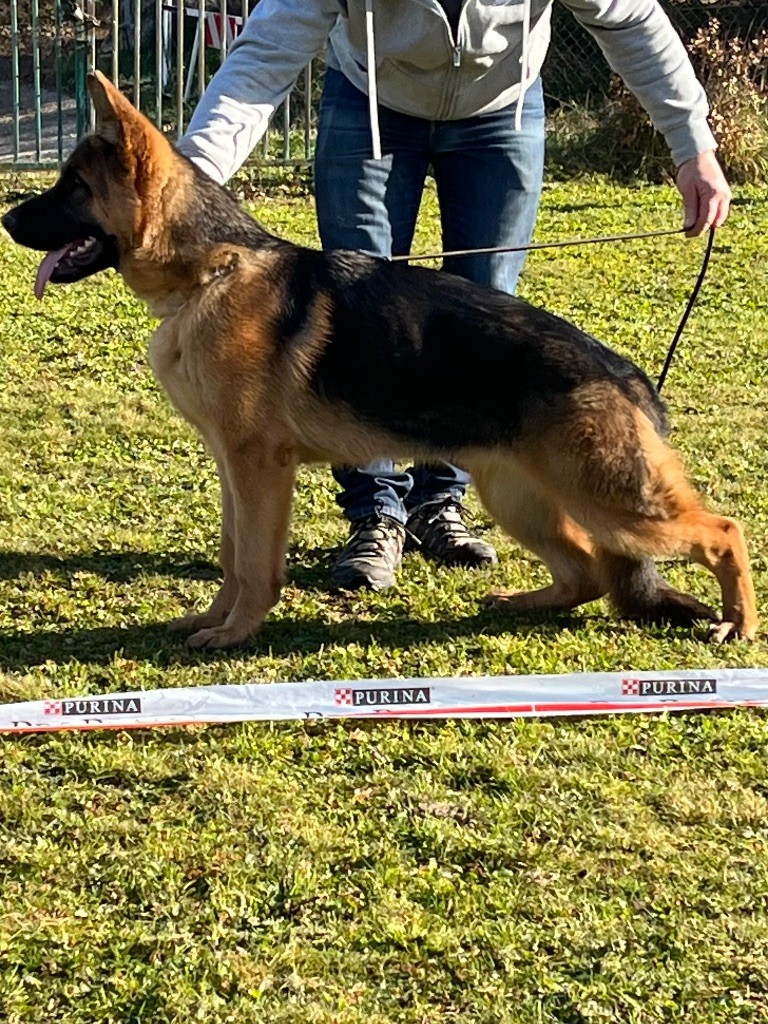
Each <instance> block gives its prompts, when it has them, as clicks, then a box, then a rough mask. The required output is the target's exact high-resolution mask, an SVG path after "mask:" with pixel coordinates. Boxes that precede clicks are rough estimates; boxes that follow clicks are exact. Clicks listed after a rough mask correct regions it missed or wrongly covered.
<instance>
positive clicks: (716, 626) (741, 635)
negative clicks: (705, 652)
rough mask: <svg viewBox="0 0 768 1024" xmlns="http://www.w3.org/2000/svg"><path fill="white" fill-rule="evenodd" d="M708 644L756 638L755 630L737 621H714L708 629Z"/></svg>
mask: <svg viewBox="0 0 768 1024" xmlns="http://www.w3.org/2000/svg"><path fill="white" fill-rule="evenodd" d="M706 639H707V643H708V644H727V643H730V641H731V640H754V639H755V630H754V629H750V628H744V626H741V625H737V623H735V622H713V623H712V625H711V626H710V627H709V629H708V630H707V638H706Z"/></svg>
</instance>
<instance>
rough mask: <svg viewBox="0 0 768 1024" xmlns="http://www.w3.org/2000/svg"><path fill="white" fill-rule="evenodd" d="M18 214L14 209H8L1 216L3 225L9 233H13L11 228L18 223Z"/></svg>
mask: <svg viewBox="0 0 768 1024" xmlns="http://www.w3.org/2000/svg"><path fill="white" fill-rule="evenodd" d="M18 220H19V215H18V213H17V212H16V210H9V211H8V213H6V215H5V216H4V217H3V227H4V228H5V230H6V231H7V232H8V234H9V235H12V234H13V229H14V228H15V227H16V224H17V223H18Z"/></svg>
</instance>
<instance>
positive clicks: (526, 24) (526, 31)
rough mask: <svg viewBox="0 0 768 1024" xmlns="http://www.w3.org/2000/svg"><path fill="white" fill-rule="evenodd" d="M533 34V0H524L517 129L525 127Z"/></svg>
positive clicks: (516, 115)
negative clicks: (525, 103)
mask: <svg viewBox="0 0 768 1024" xmlns="http://www.w3.org/2000/svg"><path fill="white" fill-rule="evenodd" d="M530 34H531V0H523V45H522V50H521V53H520V95H519V96H518V97H517V107H516V109H515V131H516V132H519V131H520V130H521V129H522V127H523V103H524V101H525V94H526V92H527V91H528V86H529V84H530V83H529V82H528V56H529V54H528V48H529V44H528V37H529V36H530Z"/></svg>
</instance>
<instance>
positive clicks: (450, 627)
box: [0, 549, 668, 672]
mask: <svg viewBox="0 0 768 1024" xmlns="http://www.w3.org/2000/svg"><path fill="white" fill-rule="evenodd" d="M303 554H306V552H304V553H303ZM312 554H313V555H314V556H315V557H316V558H317V562H316V563H315V564H314V565H313V566H307V565H305V564H301V563H296V562H294V563H293V564H292V565H291V567H290V570H289V582H290V583H291V584H292V585H293V586H298V587H300V588H301V589H302V590H307V591H309V590H313V589H315V590H324V589H325V585H326V582H327V564H326V563H328V562H329V561H330V554H329V552H327V551H320V550H319V549H318V550H316V551H313V553H312ZM44 572H52V573H55V574H61V575H63V576H70V575H73V574H75V573H78V572H88V573H93V574H96V575H99V576H101V577H102V578H103V579H105V580H110V581H117V582H130V581H132V580H136V579H140V578H141V577H143V576H152V575H158V576H170V577H174V578H188V579H205V580H213V579H215V578H217V577H218V575H219V572H218V568H217V567H216V566H215V565H213V564H212V563H210V562H209V561H207V560H205V559H203V558H200V559H194V558H193V559H190V558H189V557H188V556H182V555H169V554H163V555H155V554H151V553H146V552H122V553H109V554H98V553H97V554H88V555H74V556H69V557H62V558H59V557H56V556H53V555H46V554H40V555H38V554H28V553H20V552H13V551H2V552H0V579H14V578H17V577H18V576H20V575H22V574H24V573H32V574H35V575H39V574H41V573H44ZM350 601H351V602H354V598H353V597H351V596H350V595H339V596H338V606H339V609H341V610H344V609H345V608H348V609H349V619H348V620H347V621H342V622H333V623H329V622H327V621H324V620H323V619H321V618H308V617H306V616H301V617H289V616H283V617H282V618H275V619H267V622H266V623H265V624H264V627H263V628H262V630H261V632H260V633H259V634H258V635H257V636H256V637H255V638H254V640H253V641H252V642H251V643H250V645H249V646H247V647H245V648H243V649H242V650H236V651H213V652H193V651H189V650H187V649H186V647H185V646H184V640H185V639H186V637H185V635H184V634H183V633H177V632H171V631H170V630H168V628H167V625H166V623H165V622H149V623H144V624H142V625H136V626H128V627H123V628H121V627H118V626H92V627H91V626H89V627H82V628H78V627H77V626H64V627H60V628H53V629H52V628H41V629H38V630H35V631H34V632H21V631H19V632H15V633H14V632H8V633H5V634H4V635H2V636H0V668H2V669H5V670H7V671H15V672H24V671H28V670H30V669H32V668H34V667H35V666H38V665H41V664H44V663H49V664H50V663H53V664H59V665H63V664H67V663H69V662H78V663H81V664H92V665H107V664H109V663H110V662H111V661H112V660H113V659H114V657H115V655H116V654H119V655H120V656H122V657H124V658H128V659H131V660H133V661H140V662H144V663H147V664H151V665H154V666H155V667H157V668H167V667H170V666H175V665H194V664H197V663H199V662H201V661H203V662H211V661H217V660H222V661H227V662H230V663H233V662H238V661H247V660H250V659H252V658H256V657H262V656H265V655H268V656H269V657H273V658H274V657H286V656H295V655H301V656H306V655H311V654H316V653H317V652H318V651H320V650H323V649H328V648H330V647H347V646H349V645H351V644H358V645H360V646H362V647H365V646H366V645H368V644H370V643H376V644H379V645H380V646H383V647H387V646H397V647H398V648H400V649H403V648H410V647H416V646H419V645H421V644H425V643H446V642H449V641H452V640H457V639H462V638H466V637H473V636H477V635H479V634H480V635H484V636H502V635H504V634H508V633H515V634H517V635H519V636H526V635H533V636H536V637H538V638H540V639H541V638H546V637H547V636H549V637H552V639H553V640H554V639H556V637H557V636H558V634H560V633H561V632H562V631H563V630H565V629H570V630H574V631H576V630H582V629H584V627H585V625H587V624H588V627H589V630H590V633H591V634H593V635H594V634H606V635H607V634H609V633H610V634H611V635H615V632H616V630H617V629H621V628H622V627H621V624H620V623H619V622H617V621H616V620H615V619H613V618H612V617H610V616H606V617H605V619H604V620H601V619H596V618H593V617H590V618H588V619H587V618H585V617H584V616H583V615H580V614H567V613H562V614H556V613H553V612H526V613H521V614H519V615H517V616H512V615H509V614H504V613H502V612H499V611H496V610H493V609H491V608H483V609H481V610H480V611H478V612H477V613H476V614H474V615H467V616H462V617H452V618H446V619H442V620H440V621H426V622H425V621H419V620H418V619H413V618H409V617H408V616H407V613H404V614H403V615H402V616H400V617H397V618H393V617H392V610H390V609H387V610H382V611H381V617H380V618H378V619H370V618H368V617H366V619H365V620H360V619H359V618H357V617H356V609H355V607H354V604H351V605H350V603H349V602H350ZM371 614H375V613H373V612H371ZM629 628H633V627H629ZM654 632H655V631H654ZM667 635H668V634H667Z"/></svg>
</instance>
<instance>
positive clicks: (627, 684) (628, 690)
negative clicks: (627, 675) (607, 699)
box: [621, 679, 640, 697]
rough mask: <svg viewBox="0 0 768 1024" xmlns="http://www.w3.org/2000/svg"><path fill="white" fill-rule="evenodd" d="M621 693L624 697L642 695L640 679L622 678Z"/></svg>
mask: <svg viewBox="0 0 768 1024" xmlns="http://www.w3.org/2000/svg"><path fill="white" fill-rule="evenodd" d="M621 695H622V697H639V696H640V680H639V679H622V681H621Z"/></svg>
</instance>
